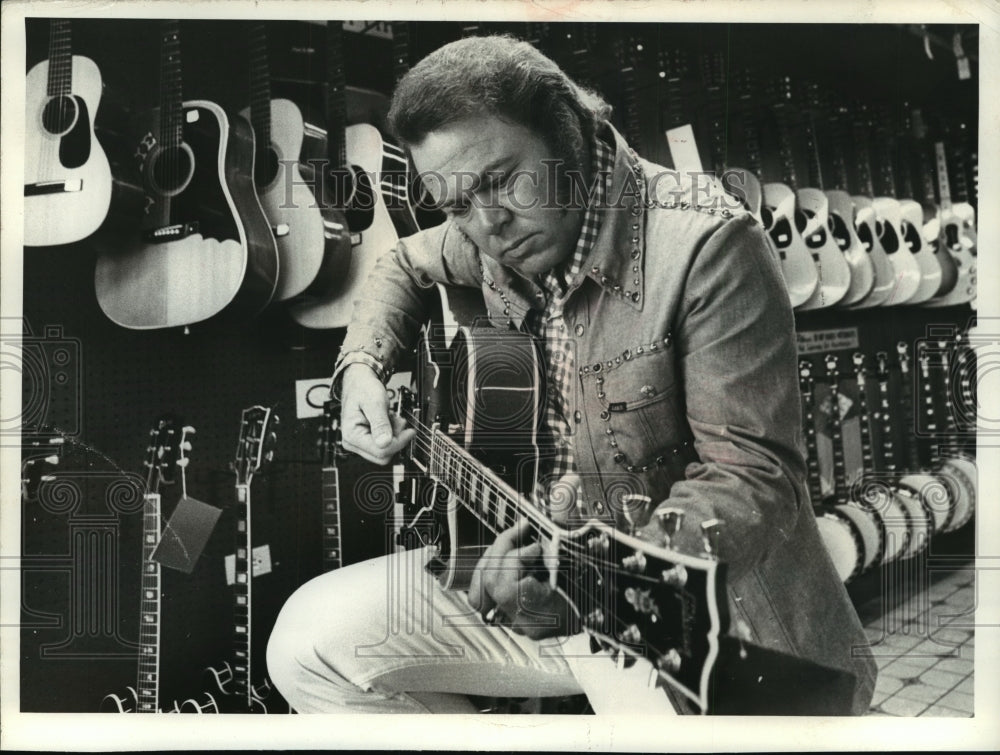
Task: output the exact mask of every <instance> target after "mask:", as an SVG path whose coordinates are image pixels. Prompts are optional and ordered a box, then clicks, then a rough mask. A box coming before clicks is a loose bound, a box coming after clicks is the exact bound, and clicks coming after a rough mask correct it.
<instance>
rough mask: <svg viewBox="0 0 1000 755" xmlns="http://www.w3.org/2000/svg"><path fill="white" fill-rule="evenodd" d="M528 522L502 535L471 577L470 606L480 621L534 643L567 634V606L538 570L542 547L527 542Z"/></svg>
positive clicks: (568, 612)
mask: <svg viewBox="0 0 1000 755" xmlns="http://www.w3.org/2000/svg"><path fill="white" fill-rule="evenodd" d="M530 535H531V528H530V523H529V520H527V519H523V520H521V522H519V523H518V524H517V525H515V526H514V527H511V528H510V529H508V530H504V531H503V532H501V533H500V534H499V535H498V536H497V539H496V540H495V541H494V542H493V544H492V545H491V546H490V547H489V548H487V549H486V551H485V552H484V553H483V555H482V558H480V559H479V563H478V565H477V566H476V570H475V572H474V573H473V575H472V583H471V584H470V586H469V603H470V604H471V605H472V607H473V608H474V609H476V610H477V611H479V613H480V614H481V615H482V616H483V618H484V619H485V618H487V617H491V619H492V622H493V623H501V624H503V625H505V626H509V627H510V628H511V629H513V630H514V631H515V632H517V633H518V634H523V635H525V636H527V637H530V638H531V639H533V640H540V639H543V638H545V637H554V636H556V635H561V634H567V633H568V632H569V629H568V627H569V614H570V608H569V605H568V604H567V603H566V601H565V600H564V599H563V597H562V595H560V594H559V593H558V592H556V591H555V590H553V589H552V588H551V587H550V586H549V583H548V582H547V581H542V580H547V574H545V573H544V571H543V564H542V546H541V545H540V544H539V543H536V542H530Z"/></svg>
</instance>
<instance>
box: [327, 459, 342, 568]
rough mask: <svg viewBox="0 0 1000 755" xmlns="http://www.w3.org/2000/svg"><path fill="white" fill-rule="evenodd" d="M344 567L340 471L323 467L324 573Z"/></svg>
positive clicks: (334, 466) (331, 467) (335, 468)
mask: <svg viewBox="0 0 1000 755" xmlns="http://www.w3.org/2000/svg"><path fill="white" fill-rule="evenodd" d="M343 565H344V559H343V553H342V551H341V547H340V470H338V469H337V467H336V465H332V466H324V467H323V571H332V570H334V569H339V568H340V567H341V566H343Z"/></svg>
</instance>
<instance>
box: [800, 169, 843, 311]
mask: <svg viewBox="0 0 1000 755" xmlns="http://www.w3.org/2000/svg"><path fill="white" fill-rule="evenodd" d="M795 203H796V206H797V207H798V211H799V213H801V215H802V216H803V217H804V219H805V224H804V225H803V224H802V222H801V220H800V218H798V217H797V218H796V219H797V220H799V223H798V225H799V226H800V227H799V229H798V230H799V235H800V236H801V237H802V239H803V240H804V241H805V244H806V246H807V247H809V248H810V249H811V250H812V254H813V259H814V260H815V263H816V271H817V273H818V274H819V285H818V286H817V287H816V290H815V291H813V294H812V296H810V297H809V298H808V299H807V300H806V301H804V302H803V303H802V305H801V306H800V307H799V308H800V309H802V310H809V309H821V308H824V307H832V306H833V305H834V304H837V303H838V302H840V301H841V300H842V299H843V298H844V297H845V296H847V293H848V291H850V289H851V268H850V266H849V265H848V264H847V260H846V259H845V258H844V255H843V253H842V252H841V251H840V248H839V247H838V246H837V244H836V242H835V241H834V240H833V238H831V236H830V235H829V233H828V228H829V220H830V203H829V200H828V199H827V198H826V194H824V193H823V192H822V191H821V190H819V189H799V190H798V191H796V192H795Z"/></svg>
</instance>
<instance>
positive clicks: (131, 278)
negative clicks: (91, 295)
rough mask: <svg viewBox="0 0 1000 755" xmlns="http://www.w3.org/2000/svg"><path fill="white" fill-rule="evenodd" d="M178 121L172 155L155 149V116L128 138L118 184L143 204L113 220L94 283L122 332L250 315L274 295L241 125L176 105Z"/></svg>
mask: <svg viewBox="0 0 1000 755" xmlns="http://www.w3.org/2000/svg"><path fill="white" fill-rule="evenodd" d="M182 121H183V124H184V125H183V137H182V141H181V143H180V146H177V147H169V148H163V147H161V146H160V144H159V141H160V138H159V136H158V134H159V130H160V125H159V124H160V112H159V108H154V109H152V110H149V111H147V112H146V113H144V114H142V115H141V116H139V117H138V118H137V119H136V120H135V122H134V123H133V125H132V129H131V132H130V140H129V143H131V144H134V145H136V147H135V153H134V156H135V160H134V162H132V163H131V164H130V165H129V168H130V171H129V172H130V175H128V176H125V177H124V180H125V182H126V183H130V184H133V185H139V186H142V187H143V190H144V193H145V204H146V206H145V209H144V211H143V212H142V214H141V217H139V218H136V217H131V216H129V217H123V218H120V219H116V222H114V224H113V226H112V228H111V229H110V230H109V233H108V235H107V237H106V238H104V239H102V246H103V248H102V250H101V253H100V256H99V257H98V259H97V268H96V271H95V276H94V278H95V285H96V289H97V300H98V303H99V304H100V306H101V309H102V310H104V313H105V314H106V315H107V316H108V317H109V318H110V319H111V320H112V321H113V322H115V323H117V324H118V325H121V326H122V327H125V328H133V329H140V330H142V329H151V328H168V327H178V326H183V325H190V324H193V323H196V322H201V321H203V320H207V319H208V318H210V317H213V316H215V315H218V314H220V313H222V312H224V311H227V312H228V311H232V312H236V313H240V314H248V315H249V314H256V313H258V312H259V311H260V310H262V309H263V308H264V307H265V306H266V305H267V303H268V302H269V301H270V300H271V297H272V295H273V293H274V288H275V281H276V279H277V274H278V253H277V248H276V246H275V243H274V237H273V235H272V234H271V230H270V227H269V224H268V221H267V219H266V218H265V217H264V213H263V210H262V209H261V206H260V202H259V201H258V198H257V194H256V189H255V188H254V184H253V154H254V152H253V131H252V129H251V128H250V125H249V124H248V123H247V122H246V121H245V120H243V119H242V118H235V119H233V120H232V122H230V120H229V118H228V117H227V116H226V114H225V112H224V111H223V110H222V108H220V107H219V106H218V105H216V104H215V103H212V102H207V101H204V100H190V101H187V102H185V103H183V106H182ZM102 235H103V234H102Z"/></svg>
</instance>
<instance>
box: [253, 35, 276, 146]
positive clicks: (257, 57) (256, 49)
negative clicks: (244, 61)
mask: <svg viewBox="0 0 1000 755" xmlns="http://www.w3.org/2000/svg"><path fill="white" fill-rule="evenodd" d="M250 123H251V124H252V125H253V131H254V140H255V141H254V144H255V147H256V152H257V157H256V159H257V164H258V165H259V164H261V162H262V161H263V160H264V156H265V155H266V154H267V150H268V148H269V147H270V145H271V71H270V68H269V66H268V62H267V36H266V32H265V31H264V24H259V23H255V24H251V26H250Z"/></svg>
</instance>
